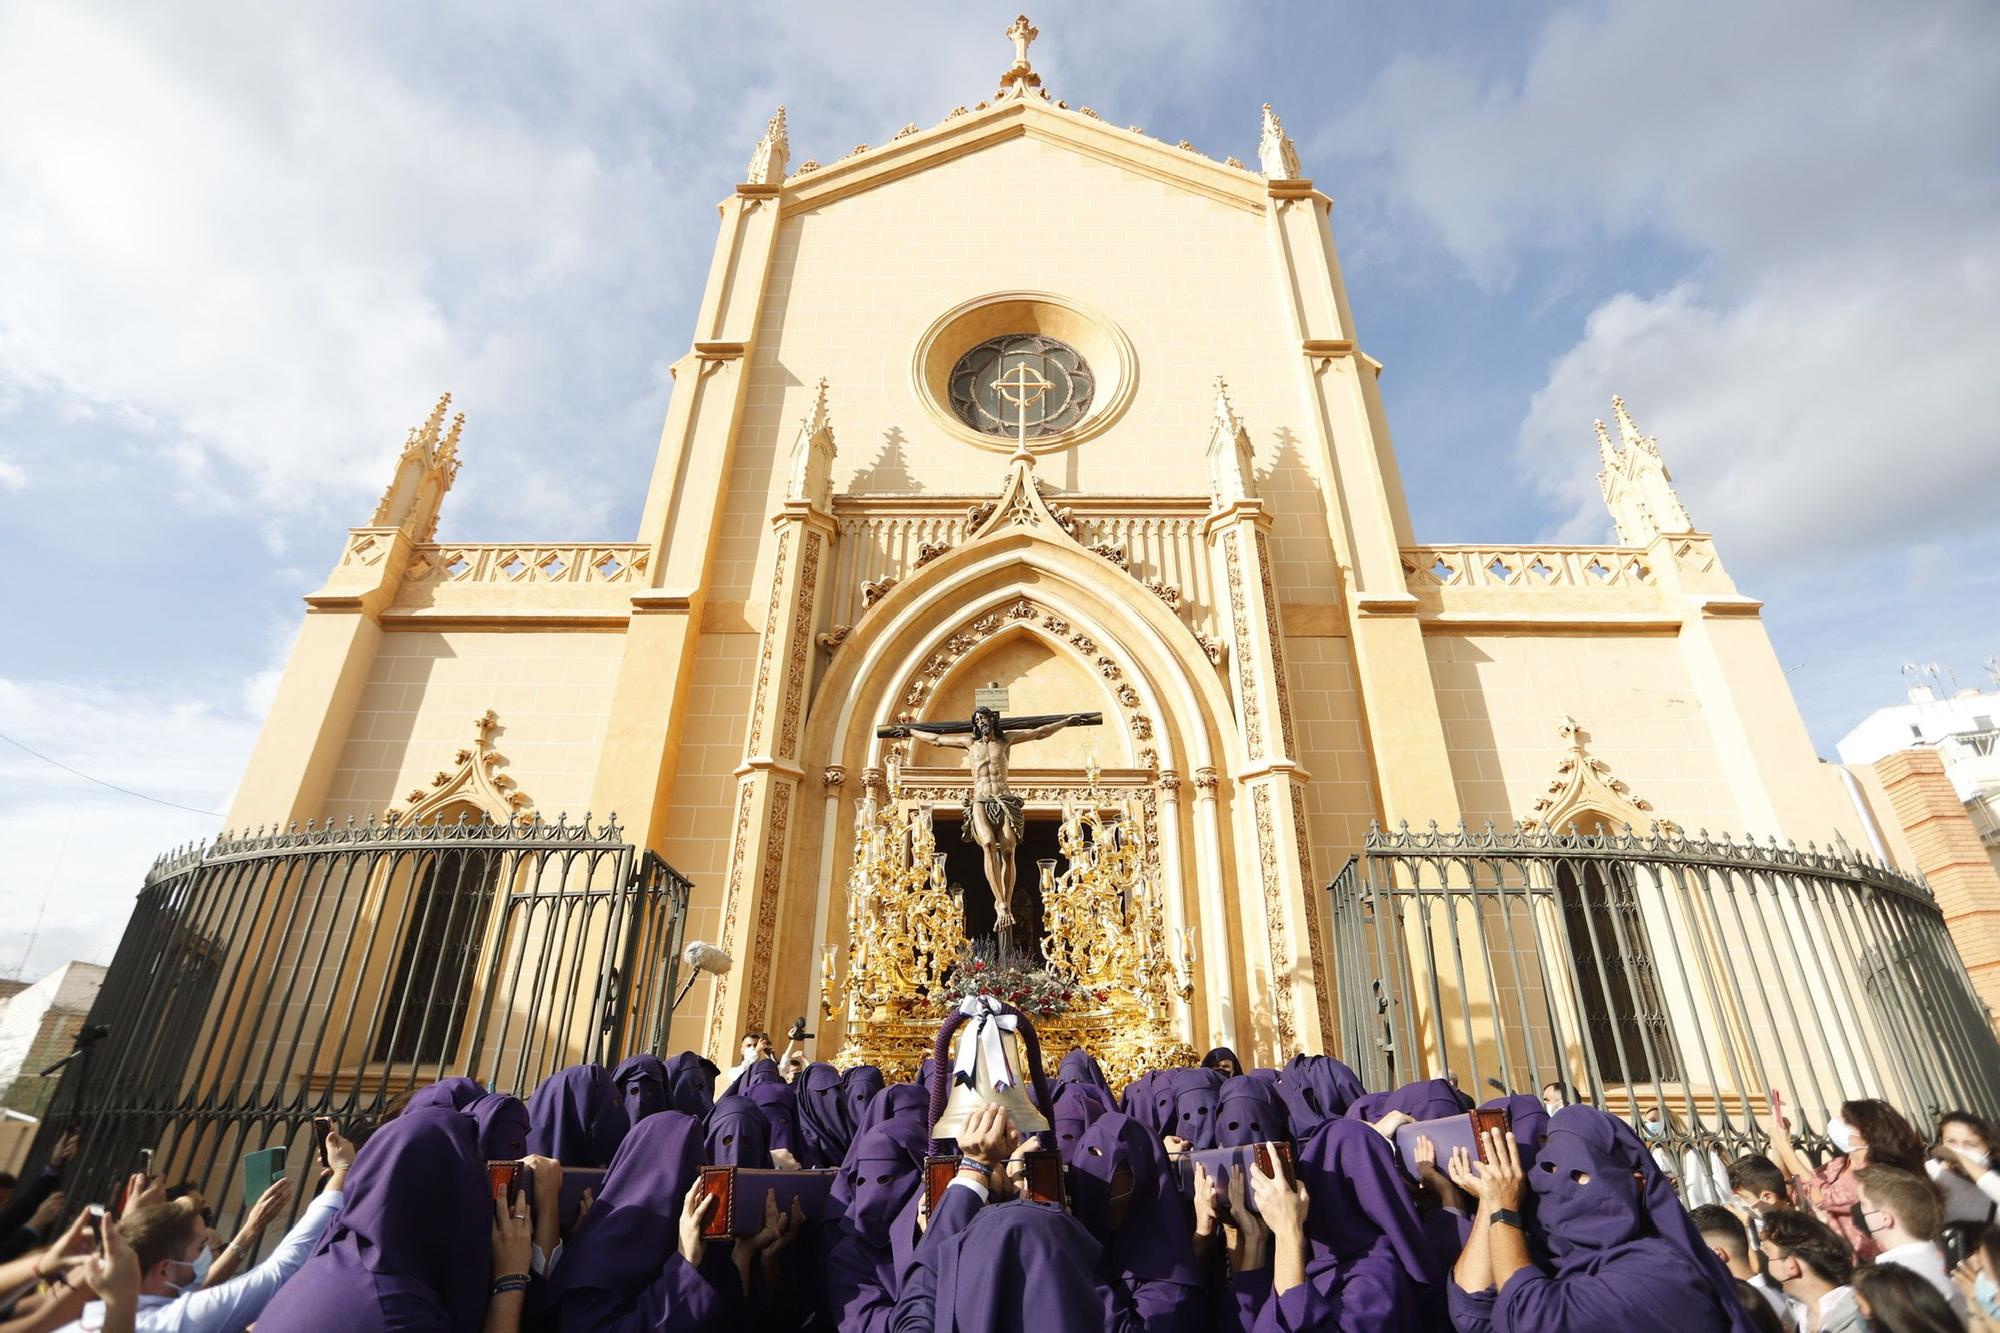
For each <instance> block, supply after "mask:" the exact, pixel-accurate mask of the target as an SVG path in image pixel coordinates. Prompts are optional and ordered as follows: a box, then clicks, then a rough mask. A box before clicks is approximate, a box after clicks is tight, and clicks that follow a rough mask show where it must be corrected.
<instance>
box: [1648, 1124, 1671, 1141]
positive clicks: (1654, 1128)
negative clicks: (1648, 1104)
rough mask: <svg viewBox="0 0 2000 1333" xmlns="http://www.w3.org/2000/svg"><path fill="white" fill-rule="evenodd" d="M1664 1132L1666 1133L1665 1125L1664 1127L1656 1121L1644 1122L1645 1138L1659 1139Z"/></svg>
mask: <svg viewBox="0 0 2000 1333" xmlns="http://www.w3.org/2000/svg"><path fill="white" fill-rule="evenodd" d="M1666 1132H1667V1127H1666V1125H1665V1124H1663V1123H1661V1122H1660V1121H1658V1120H1648V1121H1647V1122H1646V1137H1647V1138H1649V1139H1657V1138H1659V1137H1660V1136H1661V1135H1663V1134H1665V1133H1666Z"/></svg>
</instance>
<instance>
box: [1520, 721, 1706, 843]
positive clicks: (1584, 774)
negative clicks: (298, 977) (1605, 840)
mask: <svg viewBox="0 0 2000 1333" xmlns="http://www.w3.org/2000/svg"><path fill="white" fill-rule="evenodd" d="M1561 735H1562V738H1563V741H1564V750H1563V755H1562V758H1561V759H1559V760H1557V761H1556V773H1555V776H1554V777H1553V778H1552V779H1550V781H1549V785H1548V790H1547V791H1545V792H1544V793H1543V794H1542V796H1541V797H1540V798H1539V799H1538V800H1536V802H1535V811H1534V813H1533V814H1532V815H1530V816H1529V817H1528V818H1526V819H1524V820H1522V821H1521V827H1522V828H1524V829H1527V830H1529V831H1530V832H1533V831H1536V830H1543V831H1548V832H1554V833H1562V832H1565V831H1567V830H1568V828H1569V826H1570V825H1571V824H1576V825H1577V826H1578V827H1579V828H1580V829H1581V830H1582V831H1583V832H1586V833H1588V832H1591V831H1592V830H1591V829H1590V828H1589V827H1587V825H1589V824H1591V823H1593V822H1595V821H1593V820H1592V819H1591V818H1590V816H1592V815H1596V816H1598V817H1599V818H1600V819H1602V820H1603V821H1604V823H1605V824H1607V825H1608V826H1609V831H1611V832H1618V831H1620V830H1621V829H1625V828H1630V829H1633V830H1635V831H1637V832H1642V833H1643V832H1646V831H1647V830H1649V829H1658V830H1659V831H1661V832H1663V833H1678V832H1680V826H1679V825H1677V824H1675V823H1674V822H1673V821H1672V820H1669V819H1661V818H1660V817H1659V816H1658V815H1656V814H1654V813H1653V804H1652V802H1651V801H1648V800H1646V799H1645V798H1644V797H1641V796H1635V795H1633V793H1632V789H1631V788H1630V787H1628V786H1627V785H1626V784H1625V782H1624V780H1623V779H1622V778H1619V777H1617V776H1616V775H1614V774H1613V773H1612V771H1611V765H1609V764H1607V763H1605V762H1604V760H1602V759H1600V758H1598V757H1597V756H1596V755H1594V754H1592V753H1590V749H1589V744H1590V733H1589V732H1587V731H1585V730H1584V729H1583V724H1582V723H1580V722H1578V721H1577V720H1576V719H1575V718H1573V717H1565V718H1564V719H1563V725H1562V730H1561Z"/></svg>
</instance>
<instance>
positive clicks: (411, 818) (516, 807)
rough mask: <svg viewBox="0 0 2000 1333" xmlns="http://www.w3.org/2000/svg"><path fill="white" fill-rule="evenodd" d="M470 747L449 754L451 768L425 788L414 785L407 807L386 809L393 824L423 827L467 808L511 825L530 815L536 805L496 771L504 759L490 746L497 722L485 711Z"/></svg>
mask: <svg viewBox="0 0 2000 1333" xmlns="http://www.w3.org/2000/svg"><path fill="white" fill-rule="evenodd" d="M472 725H473V740H472V744H471V745H468V746H464V747H462V748H461V749H459V751H458V752H457V753H456V754H454V755H453V756H452V766H451V767H450V768H441V769H439V770H438V772H437V775H436V776H435V777H433V778H432V779H431V784H430V787H429V789H428V790H426V789H425V788H423V787H417V788H414V789H412V790H411V792H410V794H409V796H408V797H406V798H405V799H407V800H408V801H409V803H410V804H409V808H408V809H405V810H390V811H389V812H388V813H389V819H390V822H392V823H398V822H400V823H405V824H421V823H424V822H425V821H427V820H431V819H435V818H437V817H438V816H439V814H440V813H442V812H444V811H446V810H448V809H450V808H451V807H452V806H462V805H470V806H473V807H474V808H476V809H477V810H479V811H480V812H481V813H482V814H484V815H485V816H486V818H488V819H490V820H492V821H493V822H494V823H496V824H508V823H512V822H513V821H514V820H515V819H516V818H517V817H520V816H523V815H528V814H531V813H532V812H533V811H534V808H535V803H534V802H533V801H532V800H530V799H529V798H528V794H527V793H526V792H524V791H522V790H521V788H520V786H519V785H518V784H517V783H516V782H515V781H514V779H513V778H511V777H508V776H507V775H506V774H505V773H502V772H501V771H500V770H501V769H502V768H504V767H505V766H506V763H507V760H506V758H505V757H504V756H503V755H501V754H500V752H499V751H498V750H495V749H494V748H493V732H494V730H495V728H497V727H498V726H499V725H500V718H499V716H498V715H497V714H495V713H494V711H493V710H492V709H490V708H489V709H487V710H486V711H485V712H484V713H482V714H480V715H479V716H478V717H477V718H474V719H473V723H472Z"/></svg>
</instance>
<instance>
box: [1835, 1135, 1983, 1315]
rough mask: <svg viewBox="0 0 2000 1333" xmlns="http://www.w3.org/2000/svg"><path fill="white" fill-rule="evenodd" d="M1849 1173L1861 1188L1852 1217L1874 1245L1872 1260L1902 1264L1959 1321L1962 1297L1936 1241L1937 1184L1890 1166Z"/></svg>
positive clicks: (1940, 1214)
mask: <svg viewBox="0 0 2000 1333" xmlns="http://www.w3.org/2000/svg"><path fill="white" fill-rule="evenodd" d="M1854 1175H1855V1180H1856V1181H1857V1182H1858V1183H1859V1185H1860V1186H1861V1193H1860V1198H1859V1199H1858V1200H1857V1201H1856V1202H1855V1205H1854V1221H1855V1225H1856V1226H1859V1227H1861V1228H1862V1229H1863V1230H1865V1231H1866V1232H1867V1233H1868V1235H1869V1237H1870V1238H1871V1239H1873V1240H1874V1242H1875V1244H1876V1246H1877V1247H1878V1253H1877V1255H1876V1260H1875V1261H1876V1263H1878V1264H1893V1265H1896V1266H1897V1267H1900V1268H1907V1269H1909V1270H1910V1271H1911V1272H1913V1273H1915V1274H1917V1275H1918V1276H1919V1277H1921V1278H1923V1279H1924V1281H1926V1282H1928V1283H1930V1284H1931V1286H1932V1287H1933V1288H1934V1289H1935V1290H1936V1291H1937V1293H1938V1295H1940V1296H1942V1297H1944V1298H1945V1299H1946V1301H1947V1302H1948V1303H1950V1304H1951V1305H1952V1307H1953V1313H1954V1314H1955V1315H1956V1316H1957V1317H1958V1318H1959V1319H1960V1320H1961V1321H1962V1320H1963V1319H1964V1318H1965V1302H1964V1298H1963V1297H1961V1296H1960V1295H1959V1294H1958V1290H1957V1288H1955V1287H1953V1286H1952V1285H1951V1276H1950V1274H1949V1273H1948V1272H1947V1271H1946V1268H1945V1262H1944V1251H1942V1250H1940V1249H1939V1248H1938V1243H1937V1242H1938V1232H1939V1230H1940V1229H1941V1228H1942V1227H1943V1225H1944V1210H1943V1208H1942V1207H1941V1206H1940V1204H1939V1202H1938V1194H1937V1188H1936V1187H1935V1186H1934V1185H1932V1184H1931V1183H1930V1181H1928V1180H1926V1179H1924V1177H1922V1176H1920V1175H1917V1174H1914V1173H1912V1172H1909V1171H1901V1170H1898V1169H1897V1168H1895V1167H1893V1166H1879V1165H1877V1166H1864V1167H1862V1168H1861V1169H1860V1170H1859V1171H1857V1172H1855V1173H1854Z"/></svg>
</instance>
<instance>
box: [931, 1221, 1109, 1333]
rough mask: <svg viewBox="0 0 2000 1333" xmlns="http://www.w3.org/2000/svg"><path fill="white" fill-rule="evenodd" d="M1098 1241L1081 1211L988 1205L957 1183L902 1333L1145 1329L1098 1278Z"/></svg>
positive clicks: (935, 1224) (934, 1232) (934, 1225)
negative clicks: (1080, 1219)
mask: <svg viewBox="0 0 2000 1333" xmlns="http://www.w3.org/2000/svg"><path fill="white" fill-rule="evenodd" d="M1097 1260H1098V1245H1097V1242H1096V1241H1095V1240H1094V1239H1092V1237H1091V1235H1090V1233H1089V1232H1088V1231H1086V1230H1085V1229H1084V1228H1083V1225H1082V1224H1081V1223H1080V1222H1078V1221H1077V1220H1076V1219H1075V1218H1074V1217H1071V1216H1070V1215H1069V1214H1068V1213H1067V1212H1064V1211H1063V1210H1062V1209H1061V1208H1057V1207H1055V1206H1053V1205H1050V1204H1040V1203H1033V1202H1029V1201H1026V1200H1016V1201H1015V1202H1012V1203H1001V1204H989V1205H987V1206H985V1207H979V1206H978V1196H977V1195H975V1194H973V1193H972V1192H971V1191H970V1190H966V1189H959V1188H952V1189H948V1190H946V1191H945V1198H944V1200H943V1201H942V1202H941V1203H940V1204H939V1206H938V1215H937V1217H935V1218H934V1219H932V1221H931V1226H930V1230H929V1231H928V1232H926V1233H925V1235H924V1239H923V1243H922V1244H920V1245H919V1246H918V1247H917V1261H916V1263H915V1264H913V1265H912V1267H911V1269H910V1274H909V1281H908V1283H907V1284H906V1285H905V1287H904V1289H903V1294H902V1297H901V1299H900V1300H898V1301H897V1303H896V1317H895V1322H894V1324H893V1326H892V1327H893V1333H1141V1330H1142V1325H1141V1323H1140V1320H1139V1316H1138V1314H1137V1313H1136V1312H1135V1311H1133V1310H1131V1309H1130V1308H1129V1307H1124V1306H1121V1305H1120V1304H1119V1303H1118V1302H1117V1300H1116V1298H1115V1297H1114V1296H1113V1294H1112V1292H1111V1289H1110V1288H1109V1287H1107V1286H1105V1285H1104V1284H1103V1283H1102V1282H1099V1281H1098V1280H1097V1277H1096V1273H1095V1270H1096V1266H1097Z"/></svg>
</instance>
